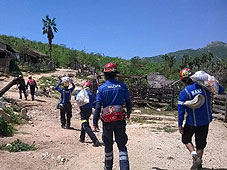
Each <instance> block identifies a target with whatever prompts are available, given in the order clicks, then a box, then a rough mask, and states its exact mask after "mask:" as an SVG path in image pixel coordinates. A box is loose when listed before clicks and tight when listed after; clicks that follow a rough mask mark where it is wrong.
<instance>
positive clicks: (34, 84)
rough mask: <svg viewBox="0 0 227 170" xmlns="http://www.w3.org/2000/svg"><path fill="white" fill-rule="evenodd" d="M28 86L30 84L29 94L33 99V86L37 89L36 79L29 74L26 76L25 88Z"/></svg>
mask: <svg viewBox="0 0 227 170" xmlns="http://www.w3.org/2000/svg"><path fill="white" fill-rule="evenodd" d="M28 86H30V93H31V96H32V100H35V97H34V96H35V88H36V89H37V90H38V86H37V83H36V81H35V80H34V79H33V78H32V76H31V75H30V76H29V77H28V82H27V85H26V89H28Z"/></svg>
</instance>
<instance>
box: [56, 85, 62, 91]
mask: <svg viewBox="0 0 227 170" xmlns="http://www.w3.org/2000/svg"><path fill="white" fill-rule="evenodd" d="M60 85H61V83H59V84H57V85H56V86H55V90H57V91H59V92H62V89H61V88H60V87H59V86H60Z"/></svg>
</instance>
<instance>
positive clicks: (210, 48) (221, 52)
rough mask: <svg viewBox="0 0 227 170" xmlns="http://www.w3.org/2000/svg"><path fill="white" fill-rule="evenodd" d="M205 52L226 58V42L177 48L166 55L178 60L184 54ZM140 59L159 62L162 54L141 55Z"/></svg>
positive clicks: (192, 54) (198, 54)
mask: <svg viewBox="0 0 227 170" xmlns="http://www.w3.org/2000/svg"><path fill="white" fill-rule="evenodd" d="M207 52H211V53H213V55H214V56H216V57H218V58H221V59H227V43H224V42H220V41H213V42H211V43H209V44H207V45H206V46H205V47H204V48H198V49H185V50H178V51H176V52H171V53H168V54H167V55H169V56H175V57H176V59H177V60H178V59H181V58H182V57H183V56H184V55H188V56H192V57H196V56H200V55H202V54H203V53H207ZM142 59H143V60H145V61H150V62H153V61H154V62H159V61H161V59H162V55H158V56H153V57H143V58H142Z"/></svg>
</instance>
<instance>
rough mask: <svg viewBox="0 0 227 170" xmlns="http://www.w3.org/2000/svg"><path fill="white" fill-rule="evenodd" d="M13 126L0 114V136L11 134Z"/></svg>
mask: <svg viewBox="0 0 227 170" xmlns="http://www.w3.org/2000/svg"><path fill="white" fill-rule="evenodd" d="M12 135H13V127H12V126H11V125H10V124H9V123H8V122H7V121H5V120H4V119H3V117H2V115H0V136H12Z"/></svg>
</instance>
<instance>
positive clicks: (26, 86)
mask: <svg viewBox="0 0 227 170" xmlns="http://www.w3.org/2000/svg"><path fill="white" fill-rule="evenodd" d="M28 84H29V83H28V81H27V84H26V89H28Z"/></svg>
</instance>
